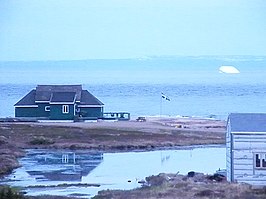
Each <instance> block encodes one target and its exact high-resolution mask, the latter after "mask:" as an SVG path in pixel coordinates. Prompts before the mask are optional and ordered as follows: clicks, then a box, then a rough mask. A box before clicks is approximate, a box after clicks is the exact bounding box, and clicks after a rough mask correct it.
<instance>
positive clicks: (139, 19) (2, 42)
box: [0, 0, 266, 61]
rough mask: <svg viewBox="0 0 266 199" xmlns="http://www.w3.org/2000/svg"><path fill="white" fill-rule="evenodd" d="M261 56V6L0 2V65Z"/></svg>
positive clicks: (185, 0) (197, 1)
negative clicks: (18, 62) (50, 61)
mask: <svg viewBox="0 0 266 199" xmlns="http://www.w3.org/2000/svg"><path fill="white" fill-rule="evenodd" d="M169 55H170V56H171V55H266V1H265V0H0V61H11V60H27V61H31V60H79V59H103V58H134V57H146V56H169Z"/></svg>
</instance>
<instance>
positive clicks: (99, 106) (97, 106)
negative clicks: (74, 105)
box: [78, 105, 103, 108]
mask: <svg viewBox="0 0 266 199" xmlns="http://www.w3.org/2000/svg"><path fill="white" fill-rule="evenodd" d="M101 107H103V105H78V108H101Z"/></svg>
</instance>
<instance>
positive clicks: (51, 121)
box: [38, 120, 74, 123]
mask: <svg viewBox="0 0 266 199" xmlns="http://www.w3.org/2000/svg"><path fill="white" fill-rule="evenodd" d="M38 122H42V123H68V122H74V120H38Z"/></svg>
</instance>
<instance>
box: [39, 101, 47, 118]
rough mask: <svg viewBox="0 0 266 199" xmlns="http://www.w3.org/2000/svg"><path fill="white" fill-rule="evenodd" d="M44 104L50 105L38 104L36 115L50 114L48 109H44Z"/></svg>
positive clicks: (45, 115)
mask: <svg viewBox="0 0 266 199" xmlns="http://www.w3.org/2000/svg"><path fill="white" fill-rule="evenodd" d="M46 106H50V105H49V104H48V103H47V104H38V112H37V115H38V117H49V116H50V111H45V107H46Z"/></svg>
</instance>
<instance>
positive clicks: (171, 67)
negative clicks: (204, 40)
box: [0, 56, 266, 120]
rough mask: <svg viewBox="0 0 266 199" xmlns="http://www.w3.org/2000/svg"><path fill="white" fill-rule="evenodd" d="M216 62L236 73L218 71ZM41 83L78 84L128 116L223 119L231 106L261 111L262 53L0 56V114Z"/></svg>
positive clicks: (10, 112)
mask: <svg viewBox="0 0 266 199" xmlns="http://www.w3.org/2000/svg"><path fill="white" fill-rule="evenodd" d="M221 66H233V67H235V68H236V69H238V70H239V73H238V74H231V73H223V72H221V71H219V69H220V67H221ZM42 84H82V85H83V88H84V89H87V90H89V91H90V92H91V93H92V94H93V95H95V96H96V97H97V98H98V99H99V100H100V101H102V102H103V103H104V104H105V105H104V111H105V112H129V113H130V114H131V117H132V118H136V117H139V116H151V117H152V116H154V117H156V116H164V117H201V118H202V117H203V118H212V119H224V120H226V118H227V116H228V114H230V113H232V112H234V113H236V112H237V113H241V112H248V113H251V112H255V113H257V112H260V113H263V112H266V56H169V57H166V56H164V57H142V58H136V59H91V60H71V61H6V62H0V91H1V92H0V117H1V118H4V117H14V106H13V105H14V104H15V103H16V102H17V101H19V100H20V99H21V98H22V97H23V96H25V95H26V94H27V93H28V92H29V91H30V90H32V89H34V88H35V87H36V86H37V85H42ZM162 93H163V94H164V95H165V96H167V97H168V98H169V99H170V101H169V100H166V98H162Z"/></svg>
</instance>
